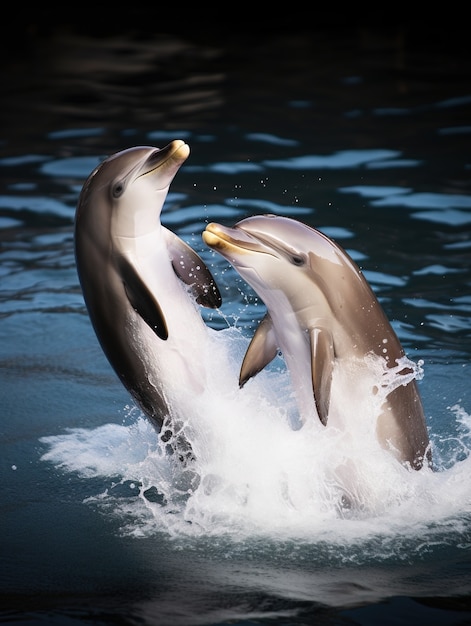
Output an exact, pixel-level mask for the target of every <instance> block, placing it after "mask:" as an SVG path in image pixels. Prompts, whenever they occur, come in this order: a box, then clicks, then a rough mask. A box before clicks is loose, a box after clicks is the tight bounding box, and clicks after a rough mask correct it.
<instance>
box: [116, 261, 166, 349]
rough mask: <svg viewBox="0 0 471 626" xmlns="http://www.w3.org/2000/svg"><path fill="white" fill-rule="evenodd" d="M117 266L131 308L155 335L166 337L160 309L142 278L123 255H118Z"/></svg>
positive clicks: (164, 323) (163, 318) (161, 337)
mask: <svg viewBox="0 0 471 626" xmlns="http://www.w3.org/2000/svg"><path fill="white" fill-rule="evenodd" d="M118 267H119V271H120V272H121V276H122V279H123V284H124V290H125V291H126V295H127V297H128V300H129V302H130V303H131V306H132V308H133V309H134V310H135V311H136V312H137V313H139V315H140V316H141V317H142V319H143V320H144V321H145V322H146V324H147V325H148V326H149V327H150V328H152V330H153V331H154V333H155V334H156V335H157V337H160V339H164V340H165V339H167V338H168V329H167V323H166V321H165V317H164V314H163V312H162V309H161V308H160V305H159V303H158V302H157V301H156V299H155V298H154V296H153V295H152V293H151V292H150V291H149V289H148V288H147V286H146V284H145V283H144V281H143V280H142V278H141V277H140V276H139V274H138V273H137V272H136V270H135V269H134V267H133V266H132V264H131V263H130V262H129V261H128V259H127V258H126V257H125V256H119V258H118Z"/></svg>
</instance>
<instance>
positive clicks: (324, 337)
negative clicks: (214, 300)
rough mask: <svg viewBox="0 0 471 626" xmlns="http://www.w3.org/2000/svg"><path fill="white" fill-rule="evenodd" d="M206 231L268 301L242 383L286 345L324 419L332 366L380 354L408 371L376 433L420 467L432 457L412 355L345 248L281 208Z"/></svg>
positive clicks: (303, 412)
mask: <svg viewBox="0 0 471 626" xmlns="http://www.w3.org/2000/svg"><path fill="white" fill-rule="evenodd" d="M202 237H203V241H204V242H205V243H206V244H207V245H208V246H209V247H210V248H212V249H214V250H216V251H217V252H219V253H220V254H221V255H222V256H223V257H224V258H225V259H226V260H228V261H229V262H230V263H231V264H232V265H233V267H234V268H235V269H236V270H237V272H238V273H239V274H240V275H241V277H242V278H243V279H244V280H245V281H246V282H247V283H248V284H249V285H250V286H251V287H252V288H253V289H254V290H255V292H256V293H257V294H258V295H259V296H260V298H261V299H262V300H263V302H264V304H265V305H266V308H267V313H266V315H265V317H264V318H263V320H262V321H261V323H260V324H259V326H258V327H257V330H256V331H255V334H254V336H253V338H252V340H251V342H250V344H249V347H248V349H247V352H246V354H245V357H244V360H243V363H242V367H241V370H240V378H239V385H240V386H241V387H242V386H243V385H244V384H245V383H246V382H247V381H248V380H249V379H250V378H251V377H252V376H255V375H256V374H257V373H258V372H260V371H261V370H262V369H263V368H264V367H265V366H266V365H267V364H268V363H269V362H271V360H272V359H273V358H274V357H275V356H276V355H277V353H278V352H279V351H281V353H282V355H283V357H284V360H285V362H286V366H287V369H288V372H289V375H290V378H291V382H292V385H293V388H294V392H295V397H296V401H297V405H298V408H299V413H300V418H301V422H302V423H303V424H305V423H306V421H307V420H309V419H311V420H312V416H314V418H315V421H316V423H317V424H320V425H324V426H325V425H327V424H328V423H329V407H330V404H331V395H332V380H333V373H334V368H335V367H337V368H338V367H340V368H342V367H343V368H344V371H346V372H347V376H346V377H347V378H349V377H350V370H351V372H356V373H357V375H358V371H360V370H359V369H358V368H359V366H358V364H359V363H362V362H364V361H365V358H367V357H368V356H369V355H376V357H377V358H379V359H381V363H382V364H383V365H384V368H385V371H386V372H387V371H389V372H393V371H397V370H399V375H401V376H403V377H404V378H403V379H402V381H403V382H401V384H399V385H398V386H396V388H394V389H393V390H392V391H390V392H389V393H388V394H387V395H386V397H385V400H384V402H383V404H382V407H381V414H380V415H379V417H378V422H377V426H376V436H377V439H378V441H379V443H380V444H381V446H382V447H383V448H386V449H388V450H390V451H391V452H392V453H393V454H394V455H395V457H396V458H397V459H398V460H399V461H400V462H402V463H403V464H404V465H406V466H408V467H409V466H410V467H412V468H414V469H420V468H421V467H422V465H423V464H424V462H427V463H428V464H430V463H431V453H430V446H429V438H428V433H427V428H426V423H425V417H424V412H423V407H422V402H421V399H420V396H419V392H418V388H417V385H416V381H415V376H414V375H413V370H412V369H411V367H410V365H411V364H410V362H409V366H407V364H406V365H405V366H404V368H402V367H401V363H403V361H402V360H403V359H404V358H405V353H404V350H403V348H402V346H401V344H400V342H399V339H398V337H397V336H396V334H395V332H394V330H393V329H392V327H391V325H390V323H389V321H388V319H387V317H386V315H385V313H384V311H383V309H382V308H381V305H380V303H379V302H378V300H377V298H376V296H375V294H374V293H373V290H372V289H371V287H370V286H369V284H368V282H367V281H366V280H365V278H364V276H363V275H362V273H361V271H360V269H359V268H358V266H357V265H356V264H355V263H354V261H353V260H352V259H351V258H350V257H349V255H348V254H347V253H346V252H345V250H343V249H342V248H341V247H340V246H339V245H338V244H336V243H334V242H333V241H332V240H331V239H329V238H328V237H326V236H325V235H324V234H323V233H321V232H320V231H318V230H316V229H314V228H311V227H310V226H308V225H306V224H303V223H301V222H299V221H297V220H294V219H292V218H288V217H282V216H275V215H256V216H252V217H248V218H246V219H243V220H241V221H239V222H238V223H237V224H235V226H234V227H233V228H228V227H225V226H223V225H221V224H216V223H210V224H208V225H207V226H206V229H205V231H204V232H203V235H202ZM345 368H350V370H348V369H345ZM355 368H356V369H355ZM394 368H396V369H394ZM375 391H376V392H377V391H378V388H376V389H372V393H375ZM318 420H319V421H318Z"/></svg>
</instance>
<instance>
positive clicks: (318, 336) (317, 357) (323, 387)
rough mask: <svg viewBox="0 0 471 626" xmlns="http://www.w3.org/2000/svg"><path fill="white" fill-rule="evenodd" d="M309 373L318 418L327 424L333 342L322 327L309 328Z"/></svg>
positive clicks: (332, 364)
mask: <svg viewBox="0 0 471 626" xmlns="http://www.w3.org/2000/svg"><path fill="white" fill-rule="evenodd" d="M309 336H310V339H311V375H312V391H313V393H314V401H315V403H316V408H317V413H318V414H319V419H320V420H321V422H322V423H323V424H324V426H325V425H326V424H327V415H328V413H329V405H330V388H331V385H332V372H333V368H334V358H335V354H334V344H333V340H332V335H331V333H330V332H329V331H327V330H325V329H324V328H311V329H310V330H309Z"/></svg>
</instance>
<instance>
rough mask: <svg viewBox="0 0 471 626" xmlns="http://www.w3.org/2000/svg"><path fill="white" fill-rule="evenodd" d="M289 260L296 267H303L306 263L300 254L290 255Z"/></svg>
mask: <svg viewBox="0 0 471 626" xmlns="http://www.w3.org/2000/svg"><path fill="white" fill-rule="evenodd" d="M290 260H291V263H292V264H293V265H298V266H301V265H304V263H305V262H306V261H305V258H304V257H303V256H301V255H300V254H292V255H291V257H290Z"/></svg>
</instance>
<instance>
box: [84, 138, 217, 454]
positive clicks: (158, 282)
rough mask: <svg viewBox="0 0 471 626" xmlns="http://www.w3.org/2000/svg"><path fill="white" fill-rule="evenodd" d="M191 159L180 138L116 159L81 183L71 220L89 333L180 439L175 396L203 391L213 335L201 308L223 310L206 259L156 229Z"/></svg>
mask: <svg viewBox="0 0 471 626" xmlns="http://www.w3.org/2000/svg"><path fill="white" fill-rule="evenodd" d="M189 152H190V149H189V147H188V145H187V144H186V143H185V142H183V141H181V140H175V141H172V142H171V143H169V144H168V145H167V146H166V147H164V148H162V149H158V148H155V147H151V146H137V147H133V148H129V149H126V150H123V151H121V152H117V153H116V154H113V155H112V156H110V157H109V158H107V159H105V160H104V161H103V162H102V163H101V164H100V165H99V166H98V167H97V168H96V169H95V170H94V171H93V172H92V173H91V174H90V176H89V177H88V179H87V180H86V182H85V183H84V185H83V188H82V190H81V193H80V196H79V200H78V205H77V209H76V215H75V233H74V239H75V257H76V266H77V271H78V276H79V280H80V285H81V288H82V292H83V296H84V300H85V304H86V307H87V309H88V313H89V316H90V319H91V322H92V325H93V328H94V330H95V333H96V335H97V338H98V340H99V343H100V344H101V347H102V349H103V351H104V353H105V355H106V357H107V358H108V360H109V362H110V364H111V366H112V367H113V369H114V370H115V372H116V374H117V375H118V377H119V379H120V380H121V382H122V383H123V385H124V386H125V387H126V389H127V390H128V391H129V392H130V394H131V395H132V397H133V398H134V400H135V401H136V403H137V404H138V405H139V406H140V408H141V409H142V411H143V412H144V413H145V415H147V416H148V417H149V418H150V420H151V421H152V423H153V424H154V425H155V426H156V427H157V429H158V430H159V432H160V431H162V427H163V426H164V424H165V427H166V429H165V432H161V437H162V438H163V440H164V441H165V440H168V439H169V438H170V437H172V435H174V434H175V433H173V432H172V431H173V430H174V429H176V427H175V423H172V421H171V414H172V404H173V403H174V401H175V397H176V395H177V394H178V393H179V390H181V389H187V390H188V391H189V393H190V394H193V393H199V392H200V391H201V390H202V389H203V387H204V375H203V373H202V372H201V371H199V369H200V366H199V361H198V357H199V356H200V355H201V353H202V352H203V351H204V350H205V347H206V344H207V330H208V328H207V326H206V325H205V323H204V321H203V319H202V317H201V315H200V311H199V310H198V307H197V304H199V305H201V306H205V307H210V308H217V307H219V306H220V304H221V295H220V293H219V290H218V288H217V285H216V283H215V281H214V278H213V277H212V275H211V273H210V271H209V270H208V268H207V267H206V265H205V264H204V262H203V261H202V259H201V258H200V257H199V256H198V255H197V254H196V253H195V252H194V251H193V249H192V248H191V247H190V246H188V245H187V244H186V243H185V242H184V241H182V240H181V239H180V238H179V237H177V236H176V235H175V234H174V233H173V232H172V231H170V230H169V229H167V228H165V227H164V226H162V224H161V222H160V213H161V211H162V207H163V205H164V202H165V199H166V197H167V193H168V190H169V185H170V183H171V182H172V180H173V178H174V176H175V174H176V173H177V171H178V170H179V168H180V166H181V165H182V163H183V162H184V161H185V160H186V159H187V157H188V155H189ZM196 303H197V304H196ZM167 427H168V429H167ZM164 436H165V438H164ZM169 445H170V444H169ZM188 445H189V444H188ZM188 445H187V443H186V442H183V444H182V449H187V448H188Z"/></svg>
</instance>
